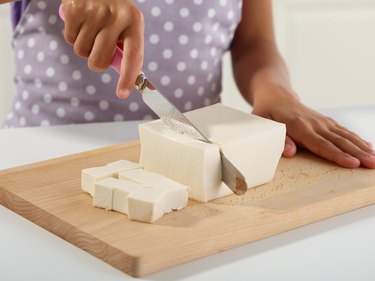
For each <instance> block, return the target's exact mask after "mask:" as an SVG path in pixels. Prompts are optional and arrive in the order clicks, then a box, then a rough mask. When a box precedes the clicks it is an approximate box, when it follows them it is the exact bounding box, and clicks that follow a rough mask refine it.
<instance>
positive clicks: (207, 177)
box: [139, 104, 286, 202]
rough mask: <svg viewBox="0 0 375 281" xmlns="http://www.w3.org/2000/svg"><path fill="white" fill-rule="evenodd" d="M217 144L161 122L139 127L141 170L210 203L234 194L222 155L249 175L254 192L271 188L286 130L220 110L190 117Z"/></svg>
mask: <svg viewBox="0 0 375 281" xmlns="http://www.w3.org/2000/svg"><path fill="white" fill-rule="evenodd" d="M185 114H186V116H187V117H188V118H189V119H190V120H191V121H192V122H193V123H194V124H195V125H196V126H197V127H198V128H199V129H200V130H201V131H202V132H203V133H204V134H205V135H206V136H207V137H208V138H209V139H210V140H211V141H212V142H213V144H208V143H204V142H201V141H198V140H195V139H192V138H189V137H187V136H184V135H180V134H177V133H175V132H173V131H171V130H170V129H169V128H168V127H167V126H166V125H165V124H164V123H163V121H161V120H155V121H151V122H147V123H142V124H140V125H139V134H140V140H141V158H140V164H141V166H142V167H144V169H145V170H149V171H152V172H156V173H159V174H162V175H164V176H167V177H169V178H171V179H173V180H175V181H177V182H180V183H182V184H184V185H187V186H189V187H190V190H189V192H190V197H193V198H195V199H197V200H200V201H204V202H207V201H210V200H213V199H216V198H220V197H223V196H225V195H228V194H231V193H232V192H231V190H230V189H229V188H228V187H227V186H226V185H225V184H224V183H223V182H222V181H221V160H220V153H219V151H220V150H221V151H222V152H223V153H224V154H225V155H226V157H227V158H228V159H229V160H230V161H231V162H232V163H233V164H234V165H235V166H236V167H237V168H238V169H239V170H240V171H241V172H242V173H243V175H244V176H245V178H246V183H247V186H248V188H251V187H254V186H258V185H261V184H264V183H266V182H269V181H270V180H271V179H272V178H273V176H274V174H275V170H276V167H277V164H278V162H279V159H280V156H281V153H282V151H283V148H284V142H285V133H286V128H285V125H284V124H281V123H277V122H275V121H272V120H269V119H265V118H261V117H258V116H255V115H251V114H249V113H245V112H242V111H239V110H236V109H232V108H229V107H226V106H224V105H222V104H215V105H211V106H208V107H205V108H201V109H197V110H194V111H191V112H187V113H185Z"/></svg>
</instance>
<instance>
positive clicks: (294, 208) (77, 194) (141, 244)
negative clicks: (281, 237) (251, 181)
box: [0, 142, 375, 276]
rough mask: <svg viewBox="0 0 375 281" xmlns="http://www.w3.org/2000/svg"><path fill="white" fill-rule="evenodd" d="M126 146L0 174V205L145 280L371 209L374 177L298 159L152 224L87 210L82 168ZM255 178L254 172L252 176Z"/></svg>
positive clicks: (134, 157) (130, 154) (129, 150)
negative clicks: (265, 179) (240, 191)
mask: <svg viewBox="0 0 375 281" xmlns="http://www.w3.org/2000/svg"><path fill="white" fill-rule="evenodd" d="M139 153H140V145H139V142H132V143H127V144H121V145H116V146H111V147H107V148H102V149H98V150H94V151H89V152H84V153H79V154H75V155H71V156H66V157H62V158H57V159H52V160H48V161H44V162H39V163H36V164H31V165H27V166H23V167H17V168H13V169H8V170H3V171H0V203H1V204H2V205H4V206H6V207H7V208H9V209H11V210H13V211H14V212H16V213H18V214H20V215H21V216H24V217H25V218H27V219H29V220H30V221H32V222H34V223H36V224H38V225H40V226H42V227H44V228H45V229H47V230H49V231H50V232H52V233H54V234H56V235H58V236H60V237H61V238H63V239H65V240H66V241H69V242H71V243H72V244H74V245H76V246H78V247H80V248H81V249H83V250H85V251H87V252H89V253H90V254H92V255H94V256H97V257H98V258H100V259H102V260H104V261H105V262H107V263H109V264H111V265H113V266H114V267H116V268H118V269H120V270H122V271H124V272H126V273H128V274H130V275H132V276H143V275H146V274H150V273H153V272H157V271H160V270H163V269H166V268H169V267H172V266H175V265H178V264H181V263H184V262H188V261H192V260H195V259H198V258H201V257H204V256H208V255H211V254H215V253H218V252H221V251H224V250H226V249H230V248H233V247H237V246H240V245H243V244H246V243H249V242H252V241H255V240H258V239H262V238H265V237H269V236H271V235H274V234H277V233H281V232H284V231H287V230H290V229H293V228H296V227H299V226H302V225H306V224H309V223H312V222H316V221H319V220H322V219H325V218H328V217H331V216H335V215H337V214H341V213H344V212H348V211H351V210H354V209H357V208H360V207H363V206H367V205H370V204H374V203H375V171H374V170H367V169H356V170H349V169H343V168H339V167H337V166H335V165H333V164H330V163H328V162H325V161H324V160H321V159H318V158H316V157H314V156H312V155H310V154H308V153H300V154H298V155H297V156H296V157H294V158H292V159H282V160H281V162H280V164H279V167H278V169H277V173H276V175H275V178H274V180H273V181H272V182H270V183H268V184H266V185H262V186H260V187H257V188H253V189H251V190H249V191H248V192H247V193H246V194H245V195H244V196H236V195H231V196H227V197H225V198H221V199H218V200H214V201H212V202H210V203H206V204H204V203H200V202H197V201H194V200H190V201H189V204H188V207H187V208H185V209H183V210H181V211H178V212H174V213H172V214H168V215H166V216H164V217H163V218H161V219H160V220H158V221H156V222H155V223H153V224H145V223H139V222H133V221H129V220H128V219H127V217H126V216H125V215H122V214H118V213H116V212H110V211H105V210H103V209H98V208H94V207H93V206H92V198H91V197H90V196H89V195H88V194H85V193H83V192H82V191H81V188H80V172H81V169H83V168H87V167H91V166H100V165H105V164H107V163H109V162H112V161H115V160H118V159H128V160H130V161H138V160H139ZM254 172H256V171H254Z"/></svg>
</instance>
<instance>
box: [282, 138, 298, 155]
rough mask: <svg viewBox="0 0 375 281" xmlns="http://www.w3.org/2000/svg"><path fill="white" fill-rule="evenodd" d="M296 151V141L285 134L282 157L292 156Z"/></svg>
mask: <svg viewBox="0 0 375 281" xmlns="http://www.w3.org/2000/svg"><path fill="white" fill-rule="evenodd" d="M296 153H297V145H296V143H295V142H294V141H293V140H292V139H291V138H290V137H289V136H288V135H287V136H286V138H285V146H284V151H283V156H284V157H288V158H290V157H293V156H294V155H296Z"/></svg>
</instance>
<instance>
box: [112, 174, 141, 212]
mask: <svg viewBox="0 0 375 281" xmlns="http://www.w3.org/2000/svg"><path fill="white" fill-rule="evenodd" d="M143 187H144V186H143V185H141V184H138V183H135V182H132V181H127V180H117V179H115V181H114V185H113V203H112V210H114V211H116V212H119V213H123V214H125V215H127V214H128V196H129V194H132V193H133V192H134V191H136V190H137V189H139V188H143Z"/></svg>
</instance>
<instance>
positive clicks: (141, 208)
mask: <svg viewBox="0 0 375 281" xmlns="http://www.w3.org/2000/svg"><path fill="white" fill-rule="evenodd" d="M187 199H188V191H187V189H186V188H175V189H166V188H164V187H159V186H158V187H144V188H139V189H137V190H136V191H134V192H132V193H131V194H129V196H128V204H129V205H128V208H129V214H128V217H129V219H131V220H136V221H141V222H154V221H156V220H157V219H159V218H161V217H162V216H163V215H164V214H167V213H170V212H172V211H177V210H180V209H182V208H184V207H185V206H186V203H187Z"/></svg>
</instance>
